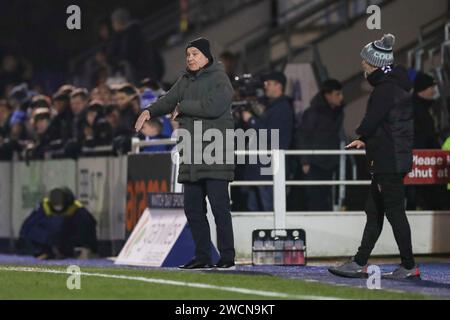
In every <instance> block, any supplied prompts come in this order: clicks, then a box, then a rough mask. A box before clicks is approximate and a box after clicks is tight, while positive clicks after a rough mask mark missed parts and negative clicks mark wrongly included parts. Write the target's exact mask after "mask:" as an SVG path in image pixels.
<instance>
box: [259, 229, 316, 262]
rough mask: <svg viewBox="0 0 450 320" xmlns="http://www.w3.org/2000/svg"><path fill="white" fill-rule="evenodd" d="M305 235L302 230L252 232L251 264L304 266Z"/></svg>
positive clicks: (305, 257) (305, 260)
mask: <svg viewBox="0 0 450 320" xmlns="http://www.w3.org/2000/svg"><path fill="white" fill-rule="evenodd" d="M306 263H307V256H306V233H305V230H303V229H288V230H270V229H266V230H254V231H253V233H252V264H253V265H254V266H257V265H277V266H305V265H306Z"/></svg>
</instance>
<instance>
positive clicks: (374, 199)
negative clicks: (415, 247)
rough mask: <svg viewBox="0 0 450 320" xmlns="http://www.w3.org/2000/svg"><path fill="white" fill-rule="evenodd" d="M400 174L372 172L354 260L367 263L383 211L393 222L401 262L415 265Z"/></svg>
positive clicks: (409, 265)
mask: <svg viewBox="0 0 450 320" xmlns="http://www.w3.org/2000/svg"><path fill="white" fill-rule="evenodd" d="M403 178H404V175H403V174H374V175H373V176H372V184H371V187H370V193H369V198H368V201H367V206H366V215H367V223H366V227H365V229H364V234H363V238H362V242H361V246H360V247H359V249H358V253H357V254H356V256H355V262H356V263H358V264H359V265H361V266H364V265H366V264H367V262H368V260H369V257H370V254H371V253H372V250H373V248H374V247H375V244H376V242H377V240H378V238H379V237H380V234H381V231H382V230H383V222H384V215H385V214H386V218H387V219H388V221H389V223H390V224H391V226H392V231H393V232H394V237H395V241H396V242H397V246H398V248H399V250H400V257H401V261H402V265H403V266H404V267H405V268H406V269H412V268H414V267H415V265H416V264H415V261H414V256H413V252H412V244H411V228H410V225H409V222H408V219H407V217H406V211H405V210H406V209H405V187H404V184H403Z"/></svg>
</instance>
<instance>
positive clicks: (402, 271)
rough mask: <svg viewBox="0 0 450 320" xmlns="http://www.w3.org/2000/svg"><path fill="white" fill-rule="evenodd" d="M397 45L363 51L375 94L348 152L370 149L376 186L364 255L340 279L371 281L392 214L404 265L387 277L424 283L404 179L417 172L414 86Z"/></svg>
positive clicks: (387, 40) (389, 42)
mask: <svg viewBox="0 0 450 320" xmlns="http://www.w3.org/2000/svg"><path fill="white" fill-rule="evenodd" d="M394 42H395V37H394V36H393V35H391V34H388V35H385V36H384V37H383V38H382V39H381V40H378V41H375V42H372V43H369V44H368V45H367V46H365V47H364V49H363V50H362V52H361V56H362V58H363V62H362V66H363V69H364V71H365V73H366V75H367V80H368V81H369V83H370V84H371V85H372V86H373V87H374V90H373V92H372V94H371V96H370V98H369V102H368V106H367V111H366V114H365V116H364V119H363V120H362V123H361V125H360V126H359V128H358V129H357V130H356V133H357V134H358V135H359V136H360V138H359V139H358V140H356V141H354V142H352V143H351V144H350V145H348V146H347V148H349V149H350V148H357V149H362V148H364V147H366V153H367V155H366V157H367V161H368V165H369V169H370V172H371V174H372V185H371V188H370V195H369V199H368V202H367V207H366V214H367V222H366V227H365V229H364V234H363V238H362V242H361V246H360V247H359V249H358V253H357V254H356V256H355V257H353V258H352V259H350V261H349V262H347V263H345V264H343V265H341V266H338V267H333V268H330V269H329V270H330V272H331V273H333V274H336V275H339V276H345V277H366V276H367V262H368V260H369V257H370V254H371V253H372V250H373V248H374V246H375V244H376V242H377V240H378V238H379V236H380V234H381V231H382V229H383V221H384V215H385V214H386V217H387V219H388V221H389V222H390V224H391V226H392V230H393V232H394V237H395V240H396V242H397V245H398V248H399V250H400V257H401V261H402V263H401V265H400V267H399V268H397V269H396V270H395V271H394V272H392V273H389V274H385V275H383V276H384V277H385V278H390V279H412V278H420V271H419V268H418V267H417V266H416V264H415V261H414V256H413V252H412V244H411V229H410V226H409V223H408V219H407V217H406V212H405V194H404V185H403V178H404V176H405V175H406V174H407V173H408V172H409V171H411V168H412V147H413V139H414V120H413V110H412V105H411V96H410V94H409V91H410V90H411V84H410V83H409V80H408V76H407V71H406V69H404V68H402V67H399V66H395V67H394V55H393V45H394Z"/></svg>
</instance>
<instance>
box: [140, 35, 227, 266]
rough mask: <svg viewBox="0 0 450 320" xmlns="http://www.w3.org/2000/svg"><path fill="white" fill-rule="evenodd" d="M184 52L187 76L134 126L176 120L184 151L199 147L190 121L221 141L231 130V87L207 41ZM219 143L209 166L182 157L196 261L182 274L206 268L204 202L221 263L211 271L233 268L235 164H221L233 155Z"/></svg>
mask: <svg viewBox="0 0 450 320" xmlns="http://www.w3.org/2000/svg"><path fill="white" fill-rule="evenodd" d="M185 53H186V67H187V69H186V71H185V72H184V73H183V75H182V76H181V77H180V78H179V80H178V81H177V82H176V83H175V85H174V86H173V87H172V88H171V89H170V90H169V92H168V93H167V94H166V95H165V96H164V97H162V98H160V99H159V100H158V101H156V102H155V103H154V104H152V105H151V106H150V107H149V108H147V109H146V110H144V111H143V112H142V114H141V115H140V116H139V118H138V121H137V122H136V126H135V129H136V131H137V132H140V131H141V130H142V127H143V125H144V123H145V122H146V121H148V120H150V119H151V118H158V117H161V116H163V115H166V114H170V113H171V114H172V118H173V119H178V120H179V123H180V128H181V129H185V130H186V131H187V132H189V133H190V137H186V140H185V139H184V137H183V138H181V137H180V140H183V141H180V143H181V145H183V146H184V147H186V145H188V144H189V143H190V144H189V145H192V146H194V143H195V144H196V145H198V140H202V137H203V132H199V133H197V130H194V121H195V122H197V124H202V126H203V128H205V129H204V130H206V128H217V129H218V130H220V133H221V136H222V137H223V138H225V137H226V130H232V129H234V121H233V118H232V116H231V100H232V96H233V87H232V86H231V83H230V80H229V79H228V77H227V75H226V73H225V70H224V67H223V65H222V64H221V63H220V62H217V61H215V60H214V57H213V56H212V54H211V51H210V44H209V41H208V40H207V39H204V38H199V39H196V40H194V41H192V42H190V43H189V44H188V45H187V47H186V50H185ZM199 134H200V135H199ZM219 139H220V138H219ZM216 142H217V141H216ZM221 142H222V144H220V143H218V144H219V147H220V146H221V147H222V148H223V150H221V151H222V152H221V153H220V154H221V155H222V157H221V158H219V159H216V160H217V161H216V162H215V163H213V164H207V163H206V159H202V161H201V163H200V164H196V163H194V161H193V160H194V155H193V153H189V151H186V153H183V157H184V158H183V159H182V163H181V164H180V169H179V171H180V172H179V175H178V182H180V183H183V184H184V209H185V213H186V217H187V220H188V223H189V227H190V229H191V232H192V235H193V238H194V242H195V257H194V258H193V259H192V260H191V261H190V262H188V263H186V264H185V265H183V266H180V267H181V268H182V269H205V268H210V267H211V263H212V261H211V237H210V232H209V225H208V221H207V219H206V216H205V214H206V197H208V199H209V202H210V204H211V208H212V212H213V215H214V217H215V222H216V226H217V239H218V248H219V251H220V256H221V258H220V260H219V261H218V262H217V264H216V268H220V269H229V268H233V267H234V265H235V264H234V258H235V250H234V237H233V225H232V221H231V213H230V209H231V208H230V198H229V193H228V186H229V181H232V180H233V179H234V165H232V164H226V159H225V158H226V157H227V155H229V154H230V153H229V152H233V151H234V150H230V148H226V147H225V146H226V145H227V143H226V141H223V140H222V141H221ZM200 146H201V144H200ZM186 149H188V148H187V147H186ZM186 149H185V150H186ZM200 149H202V147H200ZM202 151H203V150H202ZM183 152H184V150H183ZM202 154H203V153H202ZM216 154H217V153H216ZM217 156H219V155H217ZM195 158H197V157H195ZM184 160H185V161H184Z"/></svg>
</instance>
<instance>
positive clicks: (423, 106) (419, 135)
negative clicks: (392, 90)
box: [413, 72, 441, 149]
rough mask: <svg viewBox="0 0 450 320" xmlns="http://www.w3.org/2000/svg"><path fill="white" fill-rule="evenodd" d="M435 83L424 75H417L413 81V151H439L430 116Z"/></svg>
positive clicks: (433, 100)
mask: <svg viewBox="0 0 450 320" xmlns="http://www.w3.org/2000/svg"><path fill="white" fill-rule="evenodd" d="M435 95H436V82H435V81H434V78H433V77H432V76H430V75H428V74H426V73H423V72H419V73H417V76H416V79H415V80H414V95H413V108H414V149H440V148H441V146H440V144H439V141H438V135H437V133H436V125H435V123H434V119H433V117H432V115H431V107H432V105H433V103H435V98H434V97H435Z"/></svg>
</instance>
